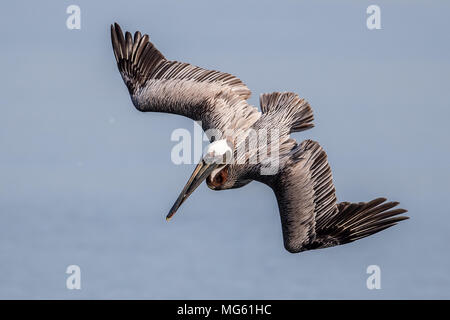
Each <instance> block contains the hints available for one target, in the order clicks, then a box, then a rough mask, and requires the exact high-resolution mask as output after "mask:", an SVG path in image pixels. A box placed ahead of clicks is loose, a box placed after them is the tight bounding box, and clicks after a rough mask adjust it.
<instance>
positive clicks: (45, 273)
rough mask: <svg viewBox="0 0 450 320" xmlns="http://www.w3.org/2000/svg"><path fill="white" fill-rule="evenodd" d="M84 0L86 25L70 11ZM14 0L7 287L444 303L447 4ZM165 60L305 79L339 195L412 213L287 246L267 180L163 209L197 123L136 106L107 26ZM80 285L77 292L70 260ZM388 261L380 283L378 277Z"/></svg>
mask: <svg viewBox="0 0 450 320" xmlns="http://www.w3.org/2000/svg"><path fill="white" fill-rule="evenodd" d="M70 4H77V5H79V6H80V7H81V19H82V21H81V30H68V29H67V28H66V25H65V21H66V18H67V16H68V15H67V14H66V12H65V11H66V8H67V6H68V5H70ZM370 4H373V2H372V1H371V2H367V1H339V3H335V1H327V2H324V1H298V0H296V1H294V0H289V1H261V0H258V1H206V0H205V1H197V0H192V1H167V0H164V1H162V0H161V1H148V0H145V1H129V0H127V1H115V2H114V3H112V2H110V1H95V2H94V1H74V2H72V1H14V2H8V3H4V4H3V5H2V10H1V13H0V17H1V19H0V30H1V31H0V35H1V41H2V44H1V50H0V66H1V71H2V76H1V77H0V88H1V115H0V298H64V299H66V298H67V299H72V298H211V299H214V298H273V299H279V298H287V299H302V298H306V299H309V298H325V299H328V298H368V299H372V298H373V299H380V298H450V293H449V289H450V274H449V270H450V252H449V249H448V243H449V240H450V216H449V215H450V212H449V205H448V199H449V196H450V194H449V192H450V187H449V180H450V172H449V160H448V156H449V143H448V138H449V133H450V129H449V126H448V120H449V117H450V112H449V107H450V105H449V101H450V88H449V83H450V82H449V81H450V58H449V53H450V45H449V43H450V42H449V29H450V28H449V27H450V20H449V19H448V12H449V10H450V5H449V3H448V2H444V1H433V2H431V1H420V2H419V1H376V4H378V5H380V7H381V19H382V30H375V31H370V30H368V29H367V28H366V17H367V15H366V12H365V11H366V8H367V6H368V5H370ZM113 21H118V22H120V23H121V25H122V26H123V27H124V29H127V30H130V31H135V30H137V29H138V30H141V31H143V33H144V32H145V33H149V34H150V35H151V38H152V40H153V41H154V42H155V43H156V45H157V46H158V48H159V49H160V50H161V51H162V52H163V53H164V54H165V55H166V56H167V57H168V58H169V59H177V60H181V61H187V62H190V63H193V64H196V65H200V66H203V67H206V68H213V69H219V70H223V71H226V72H230V73H233V74H235V75H237V76H238V77H239V78H241V79H243V80H244V82H245V83H246V84H247V85H248V87H249V88H250V89H251V90H252V91H253V96H252V98H251V100H250V101H251V102H252V104H255V105H257V104H258V95H259V93H263V92H271V91H277V90H279V91H285V90H290V91H295V92H297V93H299V94H300V95H301V96H303V97H305V98H307V99H308V100H309V101H310V103H311V105H312V107H313V109H314V112H315V118H316V120H315V123H316V127H315V128H314V129H312V130H310V131H308V132H306V133H302V134H296V135H295V137H296V138H297V139H298V140H300V139H304V138H314V139H316V140H318V141H320V143H321V144H322V145H323V146H324V148H325V149H326V150H327V152H328V155H329V160H330V163H331V165H332V169H333V172H334V181H335V185H336V188H337V195H338V197H339V199H340V200H342V201H344V200H347V201H367V200H371V199H373V198H375V197H378V196H388V197H389V198H390V199H393V200H398V201H400V202H401V204H402V207H405V208H407V209H409V215H410V216H411V219H410V220H408V221H406V222H404V223H401V224H400V225H398V226H396V227H394V228H391V229H389V230H386V231H384V232H382V233H380V234H377V235H375V236H372V237H370V238H366V239H364V240H361V241H358V242H355V243H352V244H349V245H345V246H340V247H335V248H332V249H325V250H318V251H310V252H305V253H302V254H297V255H292V254H289V253H288V252H287V251H285V250H284V248H283V245H282V238H281V227H280V223H279V216H278V209H277V205H276V202H275V197H274V195H273V194H272V192H271V190H270V189H269V188H268V187H266V186H264V185H261V184H258V183H252V184H250V185H248V186H247V187H245V188H243V189H241V190H232V191H225V192H213V191H210V190H209V189H208V188H207V187H206V186H205V185H203V186H201V187H200V188H199V189H198V190H197V191H196V192H195V193H194V194H193V195H192V197H191V198H190V199H189V200H188V201H187V202H186V203H185V204H184V205H183V207H182V208H181V210H180V211H179V214H178V215H177V216H176V217H175V219H174V220H173V221H172V222H171V223H167V222H166V221H165V220H164V216H165V214H166V213H167V211H168V209H169V208H170V206H171V205H172V203H173V201H174V200H175V198H176V196H177V195H178V192H179V191H180V189H181V187H182V185H183V184H184V182H185V181H186V179H187V178H188V176H189V175H190V173H191V171H192V169H193V165H180V166H176V165H174V164H173V163H172V162H171V160H170V152H171V149H172V147H173V146H174V144H175V142H172V141H170V135H171V133H172V131H173V130H174V129H176V128H187V129H189V130H190V131H192V129H193V123H192V121H191V120H189V119H185V118H182V117H178V116H174V115H166V114H151V113H146V114H143V113H139V112H138V111H136V110H135V109H134V107H133V106H132V104H131V101H130V99H129V96H128V92H127V89H126V87H125V86H124V84H123V83H122V80H121V78H120V75H119V73H118V71H117V68H116V66H115V63H114V58H113V54H112V51H111V44H110V35H109V25H110V23H112V22H113ZM71 264H76V265H79V266H80V267H81V272H82V289H81V290H78V291H77V290H72V291H71V290H67V289H66V287H65V282H66V277H67V275H66V274H65V270H66V268H67V266H68V265H71ZM371 264H376V265H379V266H380V268H381V271H382V277H381V285H382V289H381V290H368V289H367V288H366V278H367V276H368V275H367V274H366V268H367V266H368V265H371Z"/></svg>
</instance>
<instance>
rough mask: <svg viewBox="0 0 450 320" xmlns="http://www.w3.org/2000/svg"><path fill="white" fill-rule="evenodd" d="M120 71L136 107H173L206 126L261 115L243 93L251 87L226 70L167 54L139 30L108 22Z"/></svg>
mask: <svg viewBox="0 0 450 320" xmlns="http://www.w3.org/2000/svg"><path fill="white" fill-rule="evenodd" d="M111 41H112V46H113V50H114V55H115V57H116V61H117V66H118V68H119V71H120V74H121V75H122V78H123V80H124V82H125V84H126V85H127V87H128V91H129V92H130V96H131V100H132V101H133V104H134V105H135V107H136V108H137V109H138V110H140V111H155V112H167V113H175V114H179V115H183V116H186V117H189V118H191V119H193V120H195V121H201V122H202V127H203V129H204V130H207V129H218V130H221V131H222V132H223V131H224V130H227V129H231V130H233V129H238V128H241V129H245V128H248V127H249V126H251V125H252V124H253V123H254V122H255V121H256V120H257V119H258V118H259V116H260V113H259V112H258V110H257V109H256V108H255V107H253V106H250V105H249V104H248V103H247V101H246V99H247V98H248V97H249V96H250V94H251V92H250V90H249V89H248V88H247V87H246V86H245V84H244V83H243V82H242V81H241V80H239V79H238V78H236V77H235V76H232V75H230V74H228V73H223V72H219V71H212V70H206V69H202V68H199V67H196V66H193V65H190V64H188V63H182V62H177V61H169V60H167V59H166V58H165V57H164V56H163V55H162V54H161V52H159V51H158V49H156V48H155V46H154V45H153V44H152V43H151V42H150V41H149V37H148V35H144V36H142V35H141V33H140V32H139V31H137V32H136V33H135V34H134V37H132V36H131V34H130V33H129V32H126V33H125V36H124V34H123V33H122V30H121V28H120V26H119V25H118V24H117V23H116V24H114V25H111Z"/></svg>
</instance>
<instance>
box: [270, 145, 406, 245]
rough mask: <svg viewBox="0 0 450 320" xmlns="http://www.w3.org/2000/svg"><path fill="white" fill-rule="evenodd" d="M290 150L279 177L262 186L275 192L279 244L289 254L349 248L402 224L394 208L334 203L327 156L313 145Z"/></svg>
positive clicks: (388, 204) (386, 204)
mask: <svg viewBox="0 0 450 320" xmlns="http://www.w3.org/2000/svg"><path fill="white" fill-rule="evenodd" d="M292 142H293V140H290V142H289V143H291V144H292V145H293V148H292V149H291V151H290V153H289V159H288V160H287V162H286V163H285V164H284V166H283V167H282V168H281V169H280V171H279V173H278V174H277V175H275V176H273V177H272V178H271V179H267V178H266V181H265V183H267V184H269V186H271V187H272V189H273V190H274V192H275V195H276V198H277V201H278V207H279V210H280V216H281V224H282V229H283V240H284V246H285V248H286V250H288V251H289V252H292V253H296V252H300V251H305V250H311V249H318V248H326V247H331V246H336V245H340V244H344V243H348V242H352V241H355V240H358V239H361V238H364V237H367V236H369V235H372V234H374V233H377V232H379V231H381V230H384V229H386V228H388V227H391V226H393V225H395V224H396V223H397V222H399V221H401V220H404V219H407V217H405V216H397V215H399V214H401V213H404V212H406V210H404V209H394V210H390V209H392V208H393V207H395V206H396V205H397V204H398V202H385V201H386V199H384V198H378V199H375V200H372V201H370V202H360V203H348V202H343V203H339V204H338V203H337V200H336V195H335V188H334V185H333V178H332V174H331V169H330V166H329V165H328V161H327V155H326V153H325V151H324V150H323V149H322V147H321V146H320V145H319V144H318V143H317V142H315V141H311V140H306V141H304V142H303V143H301V144H300V145H297V144H293V143H292Z"/></svg>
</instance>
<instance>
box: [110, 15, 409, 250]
mask: <svg viewBox="0 0 450 320" xmlns="http://www.w3.org/2000/svg"><path fill="white" fill-rule="evenodd" d="M111 40H112V46H113V50H114V55H115V58H116V62H117V66H118V68H119V71H120V74H121V75H122V78H123V80H124V82H125V84H126V86H127V88H128V91H129V93H130V96H131V101H132V102H133V104H134V106H135V107H136V108H137V109H138V110H139V111H142V112H147V111H153V112H168V113H175V114H179V115H183V116H186V117H189V118H191V119H193V120H195V121H201V125H202V128H203V130H205V131H207V132H208V131H210V130H211V129H214V130H217V131H220V132H222V133H223V135H222V136H221V137H220V138H217V135H212V134H210V135H208V136H210V141H211V144H210V145H209V146H208V147H207V149H206V152H205V155H204V156H203V158H202V159H201V160H200V162H199V163H198V165H197V167H196V168H195V170H194V172H193V174H192V175H191V177H190V178H189V180H188V182H187V184H186V186H185V187H184V188H183V190H182V191H181V194H180V196H179V197H178V199H177V200H176V201H175V204H174V205H173V207H172V209H171V210H170V212H169V214H168V215H167V220H169V219H170V218H171V217H172V216H173V215H174V214H175V212H176V211H177V209H178V208H179V207H180V205H181V204H182V203H183V202H184V201H185V200H186V199H187V198H188V197H189V195H190V194H191V193H192V192H193V191H194V190H195V189H196V188H197V187H198V186H199V185H200V184H201V183H202V182H203V181H205V180H206V183H207V185H208V187H209V188H211V189H213V190H224V189H232V188H239V187H242V186H244V185H246V184H248V183H249V182H251V181H254V180H256V181H259V182H262V183H265V184H266V185H268V186H269V187H271V188H272V189H273V191H274V193H275V196H276V198H277V201H278V207H279V211H280V216H281V225H282V231H283V240H284V246H285V248H286V250H288V251H289V252H292V253H296V252H300V251H305V250H311V249H318V248H326V247H331V246H336V245H340V244H345V243H348V242H352V241H355V240H358V239H361V238H364V237H367V236H369V235H372V234H374V233H377V232H379V231H381V230H384V229H386V228H389V227H391V226H393V225H395V224H397V223H398V222H399V221H401V220H404V219H407V218H408V217H406V216H399V214H402V213H404V212H406V210H404V209H393V208H394V207H395V206H397V205H398V202H386V199H385V198H377V199H375V200H372V201H369V202H359V203H349V202H340V203H338V202H337V199H336V195H335V188H334V185H333V181H332V174H331V169H330V166H329V164H328V161H327V155H326V153H325V151H324V150H323V149H322V147H321V146H320V145H319V144H318V143H317V142H315V141H311V140H306V141H303V142H302V143H300V144H298V143H297V142H296V141H295V140H293V139H292V138H290V137H289V135H290V133H292V132H299V131H303V130H306V129H309V128H311V127H313V123H312V121H313V114H312V110H311V107H310V106H309V103H308V102H306V101H305V100H304V99H301V98H299V97H298V96H297V95H296V94H294V93H290V92H285V93H279V92H275V93H270V94H263V95H261V96H260V104H261V112H259V111H258V110H257V109H256V108H255V107H253V106H251V105H249V104H248V103H247V99H248V98H249V97H250V90H249V89H248V88H247V86H246V85H245V84H244V83H243V82H242V81H241V80H239V79H238V78H236V77H234V76H232V75H230V74H227V73H223V72H218V71H211V70H206V69H202V68H200V67H196V66H193V65H191V64H188V63H182V62H177V61H170V60H167V59H166V58H165V57H164V56H163V55H162V54H161V53H160V52H159V51H158V50H157V49H156V48H155V46H154V45H153V44H152V43H151V42H150V41H149V37H148V35H144V36H142V35H141V33H140V32H139V31H138V32H136V33H135V34H134V36H132V35H131V34H130V33H129V32H126V33H125V35H124V34H123V33H122V30H121V28H120V26H119V25H118V24H117V23H116V24H114V25H111ZM272 129H276V132H277V134H276V138H275V139H272V138H273V137H272V138H271V139H270V141H269V142H267V143H262V144H261V143H259V140H258V143H255V142H254V140H255V139H249V137H250V132H259V131H264V130H266V132H268V130H270V132H271V133H270V134H268V135H272V131H274V130H272ZM273 136H275V135H273ZM266 140H267V139H266ZM239 150H243V151H242V152H239ZM262 154H265V155H267V156H266V157H260V156H261V155H262ZM255 159H256V160H255ZM251 160H253V161H251ZM270 163H276V164H277V165H276V166H275V168H276V170H275V171H273V172H269V173H267V172H265V173H263V171H264V170H263V169H265V168H267V167H268V164H270ZM269 167H270V166H269Z"/></svg>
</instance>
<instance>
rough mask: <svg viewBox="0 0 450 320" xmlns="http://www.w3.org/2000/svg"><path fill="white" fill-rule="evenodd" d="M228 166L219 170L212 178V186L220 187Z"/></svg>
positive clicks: (224, 179) (225, 178) (223, 181)
mask: <svg viewBox="0 0 450 320" xmlns="http://www.w3.org/2000/svg"><path fill="white" fill-rule="evenodd" d="M227 177H228V167H225V168H223V169H222V170H220V171H219V172H218V173H217V174H216V175H215V176H214V177H213V179H212V181H211V184H212V186H213V187H220V186H221V185H223V184H224V183H225V182H226V181H227Z"/></svg>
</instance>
